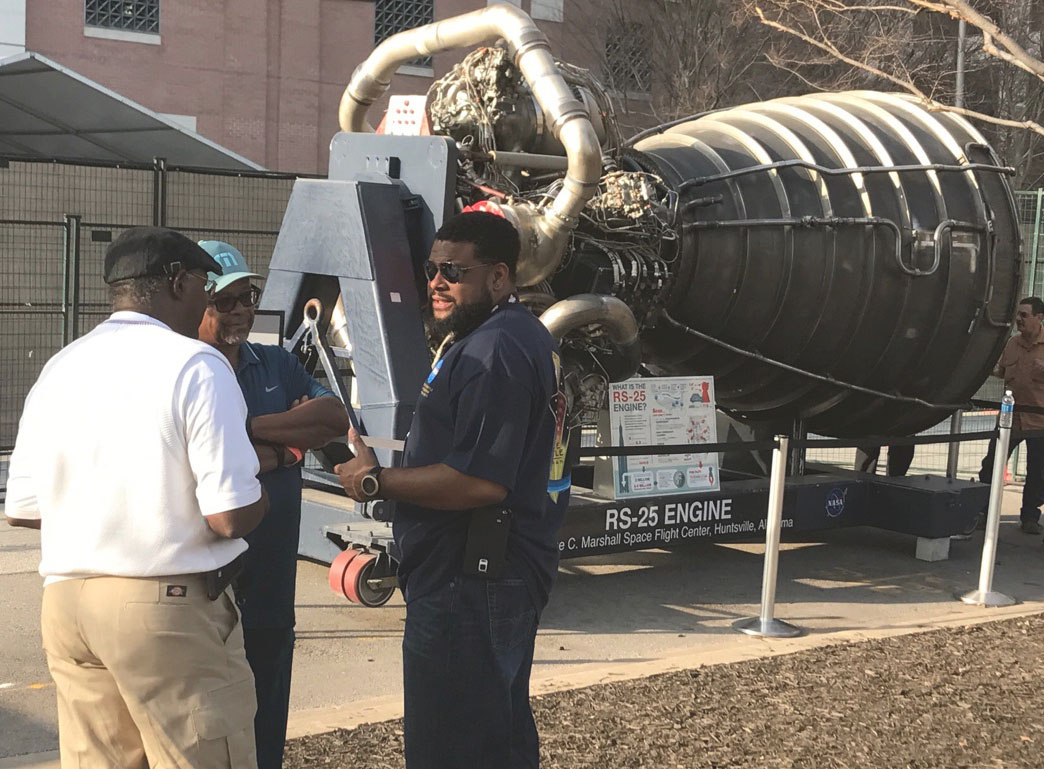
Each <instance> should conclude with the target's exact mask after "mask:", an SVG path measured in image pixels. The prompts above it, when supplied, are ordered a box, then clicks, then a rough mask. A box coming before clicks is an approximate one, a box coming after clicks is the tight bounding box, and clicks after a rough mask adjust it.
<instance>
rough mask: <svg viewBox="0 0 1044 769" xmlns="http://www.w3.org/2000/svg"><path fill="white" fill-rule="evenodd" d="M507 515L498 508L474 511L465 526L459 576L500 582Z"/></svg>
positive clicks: (477, 508) (509, 531) (505, 509)
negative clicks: (466, 530) (464, 540)
mask: <svg viewBox="0 0 1044 769" xmlns="http://www.w3.org/2000/svg"><path fill="white" fill-rule="evenodd" d="M510 533H511V511H510V510H508V509H507V508H505V507H501V506H500V505H487V506H486V507H476V508H475V509H474V510H472V511H471V520H470V522H469V523H468V539H467V542H466V544H465V545H464V566H463V570H462V571H463V573H464V574H465V575H466V576H471V577H481V578H483V579H500V577H501V576H502V575H503V573H504V566H505V564H506V563H507V544H508V534H510Z"/></svg>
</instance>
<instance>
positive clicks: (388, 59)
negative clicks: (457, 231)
mask: <svg viewBox="0 0 1044 769" xmlns="http://www.w3.org/2000/svg"><path fill="white" fill-rule="evenodd" d="M498 38H503V39H504V40H506V41H507V43H508V46H509V47H510V50H512V51H513V52H514V54H515V65H516V66H517V67H518V68H519V71H520V72H521V73H522V77H523V78H525V81H526V83H527V84H528V85H529V88H530V90H531V91H532V92H533V98H534V99H536V102H537V104H538V105H539V106H540V108H541V109H542V110H543V112H544V114H545V115H546V116H547V120H548V123H549V124H550V127H551V131H552V133H554V135H555V136H556V137H557V138H558V141H559V142H560V143H561V144H562V146H563V147H565V151H566V158H567V159H568V168H567V170H566V175H565V179H564V180H563V185H562V189H561V191H560V192H559V193H558V195H557V196H556V197H555V199H554V201H552V203H551V205H550V206H548V207H547V208H546V209H544V210H543V211H542V212H538V211H536V210H535V209H532V208H529V207H526V206H523V205H517V206H503V207H502V208H503V209H504V211H505V215H506V216H507V218H508V219H509V220H510V221H511V222H512V223H513V224H514V225H515V226H516V227H517V228H518V229H519V234H520V235H521V237H522V253H521V255H520V257H519V262H518V284H519V285H521V286H531V285H534V284H536V283H539V282H540V281H541V280H544V279H545V278H547V277H549V276H550V275H551V274H552V273H553V272H554V271H555V270H556V269H558V265H559V264H561V262H562V256H563V254H564V253H565V248H566V245H567V242H568V235H569V232H570V231H571V230H572V229H573V228H574V227H576V223H577V218H578V217H579V215H580V211H581V210H583V208H584V206H585V205H586V204H587V201H588V200H590V199H591V197H592V196H593V195H594V194H595V192H596V190H597V189H598V180H599V179H600V178H601V176H602V155H601V149H600V147H599V142H598V135H597V134H596V133H595V129H594V126H593V125H592V124H591V117H590V115H589V114H588V112H587V109H586V108H585V107H584V105H583V104H582V103H581V102H579V101H577V99H576V97H574V96H573V92H572V91H571V90H570V89H569V86H568V85H567V84H566V82H565V80H564V79H563V78H562V75H561V73H560V72H559V70H558V66H557V65H556V64H555V60H554V57H553V56H552V55H551V46H550V44H549V43H548V40H547V36H546V35H545V34H544V33H543V32H542V31H541V30H540V28H539V27H537V26H536V24H534V23H533V20H532V19H531V18H529V16H528V15H526V14H525V13H524V12H523V11H521V10H519V9H518V8H515V7H514V6H511V5H499V4H498V5H491V6H489V7H488V8H482V9H479V10H477V11H472V12H471V13H465V14H463V15H461V16H454V17H453V18H450V19H444V20H442V21H437V22H435V23H434V24H427V25H425V26H423V27H417V28H416V29H409V30H406V31H405V32H399V33H398V34H396V35H392V36H391V37H389V38H388V39H387V40H385V41H384V42H383V43H381V44H380V45H379V46H377V48H376V49H375V50H374V51H373V53H371V54H370V56H369V57H368V58H367V59H366V60H365V61H364V62H363V63H362V64H360V65H359V66H358V67H356V69H355V72H354V73H353V74H352V79H351V81H350V82H349V83H348V87H347V88H345V89H344V94H343V95H342V96H341V105H340V108H339V110H338V119H339V121H340V124H341V130H343V131H347V132H349V133H360V132H364V131H372V130H373V127H372V126H371V125H370V124H369V123H368V122H367V120H366V112H367V111H368V110H369V108H370V105H371V104H373V103H374V102H375V101H377V99H379V98H380V97H381V96H383V95H384V92H385V91H387V90H388V86H390V85H391V79H392V75H394V74H395V71H396V70H397V69H398V68H399V67H400V66H401V65H403V64H404V63H406V62H407V61H409V60H410V59H414V58H416V57H417V56H430V55H431V54H434V53H439V52H441V51H448V50H451V49H454V48H463V47H468V46H475V45H480V44H482V43H486V42H490V41H493V40H496V39H498Z"/></svg>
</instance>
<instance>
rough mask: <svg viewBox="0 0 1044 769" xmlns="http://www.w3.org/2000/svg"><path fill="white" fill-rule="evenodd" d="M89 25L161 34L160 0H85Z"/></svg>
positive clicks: (85, 20)
mask: <svg viewBox="0 0 1044 769" xmlns="http://www.w3.org/2000/svg"><path fill="white" fill-rule="evenodd" d="M83 7H84V19H83V21H84V24H86V25H87V26H88V27H103V28H105V29H121V30H124V31H126V32H149V33H153V34H157V35H158V34H159V31H160V28H159V16H160V14H159V0H85V1H84V4H83Z"/></svg>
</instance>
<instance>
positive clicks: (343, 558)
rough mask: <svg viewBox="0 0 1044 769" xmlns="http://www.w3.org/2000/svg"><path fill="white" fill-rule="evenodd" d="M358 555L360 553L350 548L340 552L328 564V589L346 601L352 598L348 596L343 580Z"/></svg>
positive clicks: (345, 583)
mask: <svg viewBox="0 0 1044 769" xmlns="http://www.w3.org/2000/svg"><path fill="white" fill-rule="evenodd" d="M358 555H360V551H359V550H356V549H355V548H353V547H350V548H348V549H347V550H342V551H341V552H340V553H339V554H338V556H337V557H336V558H334V559H333V561H332V562H331V563H330V571H329V574H328V575H327V576H328V577H329V579H330V589H331V590H333V591H334V592H335V593H336V594H337V595H339V596H341V597H342V598H347V599H348V600H352V597H351V596H350V595H349V594H348V591H347V584H348V583H347V582H346V581H345V578H346V576H347V571H348V565H349V564H350V563H351V562H352V561H354V560H355V558H356V556H358Z"/></svg>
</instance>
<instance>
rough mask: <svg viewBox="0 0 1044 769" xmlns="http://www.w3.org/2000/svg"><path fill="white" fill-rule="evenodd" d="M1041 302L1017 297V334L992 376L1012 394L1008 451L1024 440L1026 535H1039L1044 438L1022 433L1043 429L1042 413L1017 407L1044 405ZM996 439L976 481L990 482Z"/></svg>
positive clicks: (1043, 495) (1043, 310) (1043, 304)
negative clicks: (1027, 436) (1013, 407)
mask: <svg viewBox="0 0 1044 769" xmlns="http://www.w3.org/2000/svg"><path fill="white" fill-rule="evenodd" d="M1042 321H1044V301H1042V300H1041V299H1040V298H1039V297H1036V296H1030V297H1027V298H1025V299H1021V300H1019V306H1018V309H1017V310H1016V313H1015V327H1016V329H1017V330H1018V332H1019V333H1018V334H1016V335H1015V336H1013V337H1012V338H1011V339H1009V340H1008V343H1007V344H1006V345H1005V346H1004V352H1002V353H1001V357H1000V361H999V362H998V363H997V367H996V368H994V369H993V375H994V376H996V377H1000V378H1002V379H1003V380H1004V386H1005V388H1006V389H1008V390H1011V392H1012V395H1014V396H1015V420H1014V422H1013V423H1012V436H1011V444H1010V445H1009V447H1008V451H1009V454H1010V452H1011V451H1013V450H1014V449H1015V447H1016V446H1018V445H1019V443H1020V442H1021V441H1025V442H1026V485H1025V486H1024V487H1023V490H1022V509H1021V510H1020V511H1019V518H1020V520H1021V523H1020V524H1019V528H1020V529H1021V530H1022V531H1023V532H1024V533H1026V534H1040V533H1041V527H1040V506H1041V504H1044V438H1024V437H1023V435H1022V433H1023V432H1025V431H1032V430H1044V413H1039V414H1037V413H1027V412H1024V411H1020V410H1019V407H1020V406H1033V407H1037V408H1041V407H1044V326H1042ZM995 451H996V443H995V441H990V448H989V451H988V452H987V453H986V457H985V458H984V459H983V460H982V469H980V470H979V480H980V481H982V482H983V483H989V482H990V476H991V475H992V473H993V456H994V453H995Z"/></svg>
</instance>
